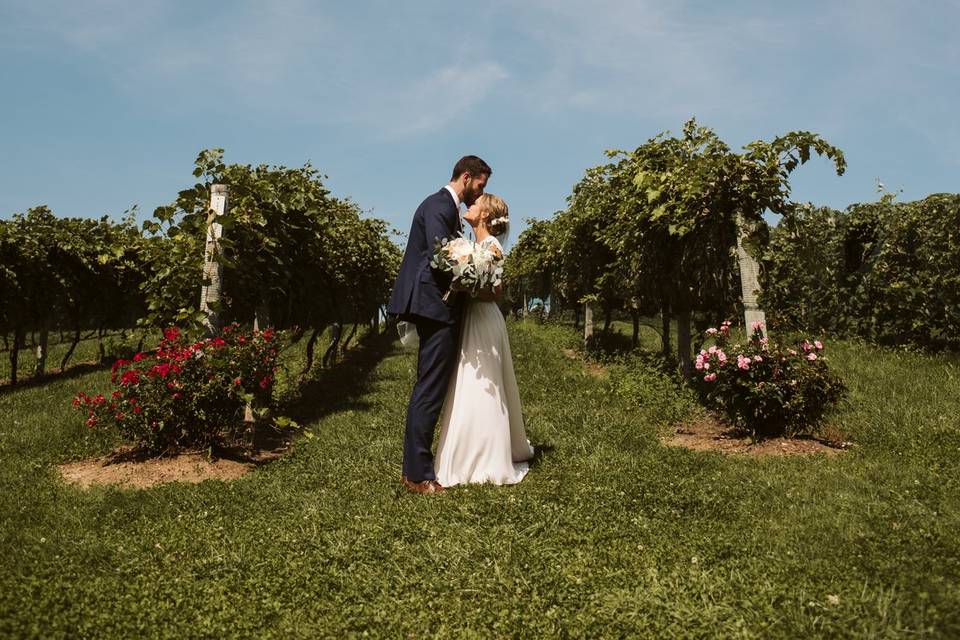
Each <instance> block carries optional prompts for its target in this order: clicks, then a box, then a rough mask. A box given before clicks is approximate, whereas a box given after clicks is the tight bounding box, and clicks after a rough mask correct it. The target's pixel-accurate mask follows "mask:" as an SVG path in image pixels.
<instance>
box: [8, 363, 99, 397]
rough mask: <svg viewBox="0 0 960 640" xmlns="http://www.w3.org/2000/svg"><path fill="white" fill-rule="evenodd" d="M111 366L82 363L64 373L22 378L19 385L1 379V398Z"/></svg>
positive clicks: (55, 372)
mask: <svg viewBox="0 0 960 640" xmlns="http://www.w3.org/2000/svg"><path fill="white" fill-rule="evenodd" d="M109 368H110V364H100V363H98V362H80V363H78V364H75V365H73V366H71V367H67V369H66V370H65V371H63V372H60V371H49V372H47V373H44V374H43V375H39V376H30V377H27V378H20V379H18V380H17V384H15V385H11V384H10V379H9V378H4V379H0V396H2V395H5V394H8V393H13V392H14V391H22V390H23V389H33V388H35V387H42V386H43V385H45V384H47V383H48V382H55V381H58V380H70V379H71V378H79V377H81V376H85V375H87V374H88V373H90V372H92V371H100V370H102V369H109Z"/></svg>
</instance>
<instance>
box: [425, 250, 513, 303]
mask: <svg viewBox="0 0 960 640" xmlns="http://www.w3.org/2000/svg"><path fill="white" fill-rule="evenodd" d="M430 266H431V267H433V268H434V269H436V270H438V271H441V272H444V273H449V274H450V275H451V278H452V281H451V283H450V290H449V291H447V292H446V293H445V294H444V296H443V299H444V301H446V300H447V299H448V298H449V297H450V294H451V293H452V292H454V291H466V292H468V293H469V294H470V295H471V296H473V297H476V296H477V295H479V294H480V293H481V292H483V291H493V290H494V289H495V288H496V287H498V286H500V283H501V280H502V277H503V254H502V253H500V252H499V251H498V250H496V249H490V248H488V247H486V246H484V245H482V244H477V243H476V242H471V241H469V240H467V239H466V238H463V237H457V238H454V239H452V240H451V239H448V238H444V239H442V240H438V241H437V244H436V248H435V249H434V254H433V259H432V260H431V261H430Z"/></svg>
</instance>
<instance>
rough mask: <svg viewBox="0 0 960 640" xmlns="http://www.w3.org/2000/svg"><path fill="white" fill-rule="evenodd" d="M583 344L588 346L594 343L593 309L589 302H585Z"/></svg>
mask: <svg viewBox="0 0 960 640" xmlns="http://www.w3.org/2000/svg"><path fill="white" fill-rule="evenodd" d="M583 345H584V346H585V347H587V348H590V347H591V346H592V345H593V309H591V308H590V304H589V303H584V304H583Z"/></svg>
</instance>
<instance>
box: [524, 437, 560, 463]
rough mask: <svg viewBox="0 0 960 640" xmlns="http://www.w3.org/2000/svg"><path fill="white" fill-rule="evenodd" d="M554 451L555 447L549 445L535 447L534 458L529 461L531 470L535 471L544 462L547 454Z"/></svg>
mask: <svg viewBox="0 0 960 640" xmlns="http://www.w3.org/2000/svg"><path fill="white" fill-rule="evenodd" d="M554 449H556V447H555V446H553V445H552V444H547V443H544V444H535V445H533V457H532V458H530V460H528V461H527V463H528V464H529V465H530V468H531V469H533V468H534V467H537V466H539V465H540V463H541V462H543V460H544V458H545V457H546V456H547V454H549V453H550V452H551V451H553V450H554Z"/></svg>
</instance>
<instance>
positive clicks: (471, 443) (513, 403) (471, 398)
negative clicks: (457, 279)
mask: <svg viewBox="0 0 960 640" xmlns="http://www.w3.org/2000/svg"><path fill="white" fill-rule="evenodd" d="M493 243H496V245H495V246H496V247H497V248H499V249H500V250H501V251H503V248H502V247H501V246H500V243H499V241H498V240H497V239H496V238H494V237H493V236H490V237H488V238H486V239H485V240H484V241H483V243H482V244H493ZM532 457H533V447H531V446H530V442H529V441H528V440H527V435H526V431H525V430H524V428H523V414H522V413H521V408H520V391H519V389H518V387H517V378H516V376H515V375H514V372H513V357H512V356H511V354H510V341H509V339H508V338H507V325H506V323H505V322H504V319H503V314H502V313H500V309H499V308H498V307H497V304H496V303H495V302H484V301H482V300H476V299H473V300H470V301H469V302H467V305H466V307H465V308H464V310H463V319H462V324H461V328H460V362H459V363H458V365H457V367H456V369H455V371H454V373H453V376H452V378H451V379H450V386H449V388H448V389H447V397H446V400H445V401H444V406H443V415H442V417H441V419H440V443H439V444H438V445H437V455H436V459H435V460H436V461H435V463H434V471H435V472H436V475H437V481H438V482H439V483H440V484H442V485H443V486H444V487H452V486H455V485H458V484H480V483H492V484H515V483H517V482H520V481H521V480H523V477H524V476H525V475H526V474H527V471H528V470H529V468H530V467H529V464H528V463H527V461H528V460H530V459H531V458H532Z"/></svg>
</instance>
